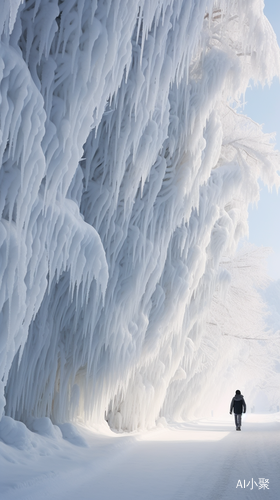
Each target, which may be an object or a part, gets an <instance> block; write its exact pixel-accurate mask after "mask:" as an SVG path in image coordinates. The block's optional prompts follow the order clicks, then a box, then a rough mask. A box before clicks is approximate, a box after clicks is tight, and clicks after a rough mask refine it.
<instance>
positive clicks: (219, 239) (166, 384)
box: [0, 0, 280, 498]
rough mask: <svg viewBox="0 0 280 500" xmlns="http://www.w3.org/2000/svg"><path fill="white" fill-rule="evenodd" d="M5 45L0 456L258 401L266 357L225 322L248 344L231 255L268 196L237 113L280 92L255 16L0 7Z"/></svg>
mask: <svg viewBox="0 0 280 500" xmlns="http://www.w3.org/2000/svg"><path fill="white" fill-rule="evenodd" d="M0 34H1V44H0V164H1V168H0V216H1V222H0V280H1V287H0V324H1V330H0V335H1V337H0V370H1V373H0V380H1V382H0V385H1V393H0V394H1V396H0V397H1V400H0V415H5V416H4V417H3V419H2V421H1V426H2V431H1V438H2V439H3V440H4V443H6V445H7V446H8V445H13V444H14V443H15V440H17V438H16V430H15V429H16V427H15V428H14V431H13V430H12V429H13V425H16V424H15V423H14V424H13V422H14V420H7V419H9V418H12V419H16V420H19V421H21V425H24V424H23V423H22V422H24V423H25V424H26V425H27V427H28V428H27V427H24V429H25V430H22V433H19V435H18V441H19V442H23V443H28V442H29V441H30V440H31V441H30V442H32V439H35V437H33V438H32V437H30V434H29V432H31V431H33V434H34V433H35V432H39V431H40V433H41V434H46V435H47V434H50V438H51V437H52V438H54V436H58V437H59V436H60V439H61V434H62V435H63V436H65V437H66V439H67V438H69V441H71V440H72V441H75V440H76V441H80V438H79V437H78V436H76V434H75V432H74V431H73V429H72V427H71V424H70V423H69V422H73V421H77V420H78V421H80V422H84V423H85V422H91V423H94V424H101V423H102V422H104V416H105V417H106V420H108V422H109V424H110V426H111V427H112V428H113V429H117V430H121V429H124V430H126V431H133V430H136V429H143V428H152V427H154V426H155V422H157V421H158V419H160V418H163V417H170V418H172V419H173V418H175V417H176V418H186V417H187V416H188V415H189V414H190V412H191V411H198V410H199V409H201V408H202V407H204V408H205V407H206V408H207V404H208V399H209V397H210V394H211V392H210V388H211V384H212V385H213V383H214V382H215V384H216V383H217V388H218V386H219V388H222V385H223V383H224V381H225V380H226V381H227V384H228V387H229V389H230V390H232V389H236V387H235V385H236V383H237V382H239V383H240V382H241V381H243V383H244V384H245V382H246V381H248V383H249V384H250V381H251V380H253V381H255V382H256V377H257V376H261V375H260V374H261V373H262V371H261V370H262V368H263V364H265V361H266V354H264V353H265V350H264V349H263V350H262V353H261V352H260V351H261V346H260V344H259V342H258V341H257V342H255V344H254V346H253V342H251V343H249V344H245V343H244V342H243V343H242V341H241V340H238V342H237V343H234V339H233V338H232V337H231V334H232V331H233V329H232V328H233V327H232V326H230V325H232V322H231V321H228V320H226V319H225V315H224V310H222V304H223V303H224V298H225V296H226V295H227V297H228V299H227V300H228V306H227V307H226V310H227V311H229V312H230V316H228V317H231V318H234V316H235V317H236V321H235V323H234V331H235V333H236V332H237V335H239V336H240V335H241V334H242V332H244V325H245V327H246V336H249V337H250V336H251V335H252V334H253V333H255V332H257V335H258V336H259V337H260V336H261V334H262V332H263V326H262V314H261V313H262V305H261V298H260V297H259V296H258V295H257V294H256V293H255V292H253V290H255V286H259V285H260V283H261V282H262V281H263V280H262V278H261V277H260V275H259V274H258V273H255V272H254V269H255V268H254V266H253V267H252V266H251V267H250V266H246V265H244V266H242V265H239V264H238V263H240V262H242V259H245V261H246V258H247V259H249V261H250V262H251V261H253V260H254V259H253V257H252V255H253V252H251V254H250V255H251V256H250V255H249V254H248V253H247V257H246V251H245V252H244V251H243V253H242V252H241V254H239V257H237V260H234V259H235V258H234V257H233V255H234V252H235V250H236V247H237V245H238V242H239V240H240V238H241V237H243V236H244V235H245V234H246V232H247V207H248V204H249V203H250V202H255V201H257V199H258V192H259V187H258V183H257V180H258V178H262V179H263V181H264V182H265V183H266V184H268V185H269V186H272V185H273V184H275V185H277V186H278V185H279V175H278V168H279V155H278V153H277V152H276V151H275V150H274V148H273V144H272V143H271V136H269V135H266V134H264V133H263V132H262V130H261V127H260V126H259V125H258V124H256V123H254V122H253V121H252V120H250V119H249V118H247V117H245V116H244V115H239V114H238V112H237V107H238V104H240V103H241V102H242V98H243V97H242V96H243V95H244V92H245V90H246V88H247V86H248V84H249V81H250V79H253V80H255V81H256V82H257V81H259V82H261V83H262V84H264V83H265V82H271V80H272V78H273V76H274V75H279V74H280V56H279V47H278V46H277V42H276V37H275V34H274V32H273V30H272V28H271V26H270V24H269V22H268V21H267V19H266V18H265V16H264V14H263V2H262V0H246V1H242V2H240V1H238V0H215V1H214V0H154V1H153V0H137V1H135V0H117V1H105V0H81V1H80V0H79V1H76V0H59V1H58V0H26V1H24V2H20V1H19V0H10V1H8V0H3V1H2V2H1V19H0ZM240 255H241V256H240ZM248 255H249V256H248ZM234 262H237V265H236V266H235V265H234ZM234 266H235V267H234ZM247 267H249V268H250V269H249V271H248V273H247V274H246V272H245V271H244V269H245V268H247ZM243 268H244V269H243ZM243 271H244V272H243ZM244 273H245V274H244ZM242 280H243V281H242ZM241 282H242V286H243V289H242V294H241V295H238V294H236V284H238V286H239V285H240V283H241ZM227 292H228V293H227ZM236 295H238V297H236ZM239 307H241V308H242V311H243V313H244V314H243V313H242V314H239V309H238V308H239ZM234 311H235V314H234ZM247 313H248V315H247ZM252 317H254V318H255V319H254V321H253V322H251V321H250V318H252ZM240 318H243V319H244V318H245V320H244V321H245V323H242V321H241V319H240ZM228 329H231V330H230V331H229V330H228ZM248 345H249V347H248ZM256 349H259V350H258V353H257V354H258V358H257V359H258V360H259V362H258V363H256V362H254V363H252V362H251V361H250V360H252V359H254V360H255V358H254V353H255V352H256V351H255V350H256ZM252 352H253V356H252ZM238 356H239V357H238ZM233 359H235V361H234V362H233V361H232V360H233ZM240 359H241V361H243V363H242V369H241V370H239V368H240V365H239V362H237V361H236V360H240ZM247 366H249V372H248V373H249V375H248V373H247V371H246V370H247V368H246V370H245V371H244V367H247ZM221 373H222V374H224V375H223V377H221V376H220V374H221ZM237 374H238V376H237ZM238 377H239V378H238ZM246 377H247V378H246ZM207 398H208V399H207ZM49 419H51V420H49ZM51 421H52V423H53V424H55V426H54V427H53V426H52V423H51ZM65 424H67V425H68V426H69V425H70V427H67V425H66V427H65ZM63 425H64V427H63ZM3 426H4V427H3ZM59 426H60V427H59ZM9 429H10V430H9ZM22 429H23V428H22ZM7 436H8V437H7ZM9 436H10V437H9ZM36 439H37V438H36ZM225 439H226V437H225ZM234 439H235V437H234ZM237 439H239V437H238V436H237ZM5 440H6V441H5ZM82 442H83V440H81V443H82ZM1 445H2V443H1ZM23 446H25V444H23ZM26 446H27V445H26ZM36 446H38V447H39V448H40V444H36ZM37 498H38V497H37Z"/></svg>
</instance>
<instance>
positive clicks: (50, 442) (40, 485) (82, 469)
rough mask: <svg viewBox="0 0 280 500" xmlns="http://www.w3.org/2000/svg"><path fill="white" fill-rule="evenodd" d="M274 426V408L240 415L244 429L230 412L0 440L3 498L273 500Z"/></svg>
mask: <svg viewBox="0 0 280 500" xmlns="http://www.w3.org/2000/svg"><path fill="white" fill-rule="evenodd" d="M279 431H280V414H279V413H274V414H266V415H265V414H264V415H256V414H246V415H244V416H243V426H242V432H236V431H235V427H234V425H233V418H232V416H230V415H228V416H225V417H224V418H223V419H220V420H217V419H215V418H213V419H211V420H199V421H193V422H187V423H181V424H179V423H176V424H170V425H169V426H168V427H163V426H162V427H160V428H157V429H156V430H152V431H148V432H143V433H133V434H125V433H119V434H117V433H113V432H111V431H109V430H106V428H105V427H104V428H103V429H102V430H101V431H100V430H99V431H97V430H96V429H95V430H94V429H87V428H85V427H79V432H80V434H81V435H82V436H83V438H84V440H85V441H86V443H87V446H81V445H82V444H83V442H82V439H80V443H79V444H80V445H79V446H77V445H75V444H71V443H69V442H68V441H66V440H65V439H64V440H62V439H61V438H59V437H56V438H55V437H43V436H39V435H37V434H33V435H32V436H33V445H32V446H31V447H30V448H29V449H26V448H27V447H24V446H22V448H23V449H21V450H19V449H16V448H13V447H11V446H8V445H6V444H4V443H2V442H0V450H1V490H0V492H1V499H3V500H45V499H52V500H64V499H65V500H66V499H67V500H77V499H79V500H101V499H102V500H107V499H108V500H109V499H113V498H114V499H121V500H132V499H133V500H157V499H158V500H183V499H184V500H185V499H198V500H199V499H207V500H212V499H213V500H214V499H215V500H219V499H223V500H231V499H233V498H234V499H235V498H246V499H255V498H260V497H262V498H265V499H273V500H276V499H277V498H279V492H280V475H279V470H280V432H279ZM18 442H19V439H17V443H18ZM35 445H36V446H35ZM265 480H266V481H265ZM262 484H263V485H264V486H263V487H261V485H262ZM244 486H245V487H244Z"/></svg>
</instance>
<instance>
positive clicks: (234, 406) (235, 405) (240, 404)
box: [229, 390, 246, 431]
mask: <svg viewBox="0 0 280 500" xmlns="http://www.w3.org/2000/svg"><path fill="white" fill-rule="evenodd" d="M232 410H234V419H235V425H236V430H237V431H241V415H242V412H243V413H246V403H245V400H244V397H243V396H242V394H241V392H240V391H238V390H237V391H235V396H234V397H233V398H232V400H231V403H230V410H229V413H230V414H232Z"/></svg>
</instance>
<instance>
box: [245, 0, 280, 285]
mask: <svg viewBox="0 0 280 500" xmlns="http://www.w3.org/2000/svg"><path fill="white" fill-rule="evenodd" d="M264 13H265V15H266V16H267V18H268V20H269V21H270V23H271V25H272V27H273V29H274V31H275V33H276V35H277V39H278V44H280V1H279V0H265V9H264ZM245 97H246V102H247V104H246V106H245V109H244V113H245V114H246V115H247V116H250V117H251V118H252V119H253V120H255V121H256V122H258V123H261V124H263V130H264V132H276V148H277V149H278V150H280V83H279V80H277V79H274V81H273V83H272V85H271V87H270V88H268V87H266V88H264V89H262V88H261V87H259V88H253V89H248V90H247V92H246V96H245ZM279 168H280V166H279ZM279 215H280V193H279V194H278V195H277V193H276V190H275V188H274V189H273V192H272V193H269V192H268V190H267V188H265V187H263V188H262V190H261V197H260V201H259V203H258V207H257V208H255V207H252V208H251V209H250V210H249V232H250V234H249V241H250V242H251V243H254V244H256V245H258V246H265V247H271V248H272V250H273V253H272V254H271V255H270V256H269V257H268V259H267V269H268V274H269V276H270V277H271V278H273V279H275V280H276V279H280V221H279Z"/></svg>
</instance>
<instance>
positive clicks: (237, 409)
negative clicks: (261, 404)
mask: <svg viewBox="0 0 280 500" xmlns="http://www.w3.org/2000/svg"><path fill="white" fill-rule="evenodd" d="M232 410H234V413H236V414H237V415H241V413H242V411H243V413H246V403H245V401H244V397H243V396H242V394H237V395H236V396H234V398H232V401H231V404H230V413H231V412H232Z"/></svg>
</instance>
